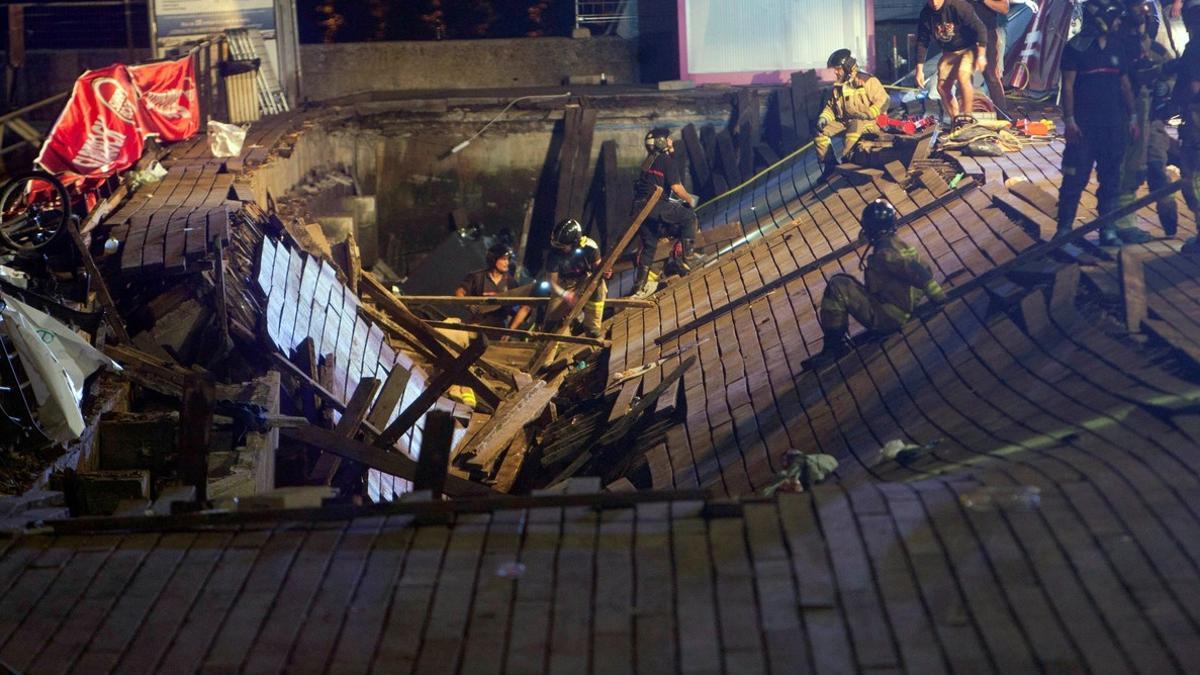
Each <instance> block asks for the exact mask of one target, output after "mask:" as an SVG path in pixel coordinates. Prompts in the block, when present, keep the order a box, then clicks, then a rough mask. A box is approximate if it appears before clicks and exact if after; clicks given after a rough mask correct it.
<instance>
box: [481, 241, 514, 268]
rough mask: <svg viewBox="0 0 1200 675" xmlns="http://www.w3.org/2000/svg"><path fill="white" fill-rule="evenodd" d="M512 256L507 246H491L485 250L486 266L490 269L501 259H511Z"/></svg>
mask: <svg viewBox="0 0 1200 675" xmlns="http://www.w3.org/2000/svg"><path fill="white" fill-rule="evenodd" d="M512 254H513V250H512V248H511V247H510V246H509V245H508V244H492V245H491V246H490V247H489V248H488V250H487V266H488V269H489V270H490V269H492V268H493V267H495V266H496V261H497V260H499V259H501V258H511V257H512Z"/></svg>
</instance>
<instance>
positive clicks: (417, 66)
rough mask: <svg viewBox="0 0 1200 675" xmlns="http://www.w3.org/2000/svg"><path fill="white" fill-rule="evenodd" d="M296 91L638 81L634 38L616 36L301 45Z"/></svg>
mask: <svg viewBox="0 0 1200 675" xmlns="http://www.w3.org/2000/svg"><path fill="white" fill-rule="evenodd" d="M300 66H301V73H302V78H303V89H304V91H303V96H304V98H306V99H308V100H312V101H320V100H327V99H332V98H338V97H341V96H348V95H351V94H359V93H363V92H371V91H406V90H438V89H495V88H503V87H542V86H557V85H560V84H562V83H563V81H564V80H565V79H566V78H567V76H568V75H595V74H599V73H607V74H608V78H609V82H613V83H616V84H621V83H624V84H628V83H635V82H638V81H639V73H638V45H637V42H636V41H632V40H625V39H623V38H618V37H594V38H585V39H578V40H575V39H571V38H539V39H528V38H524V39H513V40H444V41H440V42H358V43H348V44H327V45H326V44H321V45H301V47H300Z"/></svg>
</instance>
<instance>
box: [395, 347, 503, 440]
mask: <svg viewBox="0 0 1200 675" xmlns="http://www.w3.org/2000/svg"><path fill="white" fill-rule="evenodd" d="M486 350H487V341H486V340H482V339H480V340H475V341H474V342H472V343H471V344H470V346H468V347H467V348H466V350H464V351H463V353H462V354H460V355H459V356H458V358H457V359H455V360H454V361H452V362H451V363H450V364H449V367H448V368H447V369H446V370H443V371H442V372H440V373H438V374H437V376H435V377H434V378H433V379H431V380H430V381H429V382H426V383H425V391H422V392H421V395H420V396H418V397H417V399H416V400H415V401H413V402H412V403H411V404H409V406H408V407H407V408H405V409H404V411H403V412H401V413H400V414H399V415H398V416H397V417H396V419H395V421H393V422H392V423H391V424H390V425H388V428H387V429H384V431H383V433H382V434H380V436H379V440H378V441H376V443H375V444H376V445H379V446H382V447H385V448H386V447H391V446H392V445H394V444H395V443H396V441H398V440H400V437H401V436H403V435H404V434H406V433H408V431H409V429H411V428H412V426H413V425H414V424H416V423H417V420H419V419H421V415H424V414H425V412H426V411H427V410H429V408H430V407H432V406H433V404H434V403H435V402H437V400H438V398H440V397H441V395H442V394H443V393H445V391H446V390H447V389H449V388H450V385H452V384H454V383H455V382H457V381H458V380H459V379H461V378H462V374H463V373H464V372H466V371H467V369H468V368H470V367H471V365H472V364H474V363H475V361H476V359H478V358H479V357H480V356H482V355H483V352H484V351H486Z"/></svg>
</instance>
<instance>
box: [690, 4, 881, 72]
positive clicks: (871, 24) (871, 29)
mask: <svg viewBox="0 0 1200 675" xmlns="http://www.w3.org/2000/svg"><path fill="white" fill-rule="evenodd" d="M737 1H738V2H753V0H737ZM677 2H678V3H679V5H678V7H679V11H678V22H679V79H681V80H691V81H693V82H695V83H696V84H713V83H721V84H784V83H787V82H790V81H791V77H792V73H793V72H796V71H793V70H771V71H764V72H740V73H693V72H691V71H690V70H688V30H687V7H685V5H686V4H687V0H677ZM864 2H865V3H866V16H867V21H866V25H865V26H863V30H864V31H866V34H867V60H866V64H865V68H866V69H867V70H871V69H872V68H873V67H874V64H875V0H864ZM817 74H818V75H819V76H820V77H821V78H822V79H825V80H833V74H832V73H831V72H830V71H829V70H828V69H826V68H818V69H817Z"/></svg>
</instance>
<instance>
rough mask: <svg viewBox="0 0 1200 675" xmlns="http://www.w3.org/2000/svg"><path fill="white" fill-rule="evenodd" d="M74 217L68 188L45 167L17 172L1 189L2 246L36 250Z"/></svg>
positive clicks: (56, 234) (26, 250)
mask: <svg viewBox="0 0 1200 675" xmlns="http://www.w3.org/2000/svg"><path fill="white" fill-rule="evenodd" d="M70 218H71V197H70V195H69V194H68V193H67V188H66V187H64V186H63V184H62V182H61V181H59V180H58V179H57V178H55V177H54V176H52V175H50V174H48V173H46V172H44V171H27V172H25V173H20V174H17V175H16V176H15V177H14V178H13V179H12V180H10V181H9V182H8V183H5V185H4V187H3V188H2V189H0V249H8V250H10V251H12V252H13V253H18V254H21V253H32V252H33V251H36V250H38V249H40V248H42V247H43V246H45V245H47V244H49V243H50V242H51V241H53V240H54V239H55V237H57V236H58V235H59V233H60V232H62V231H63V229H64V228H66V226H67V221H68V220H69V219H70Z"/></svg>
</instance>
